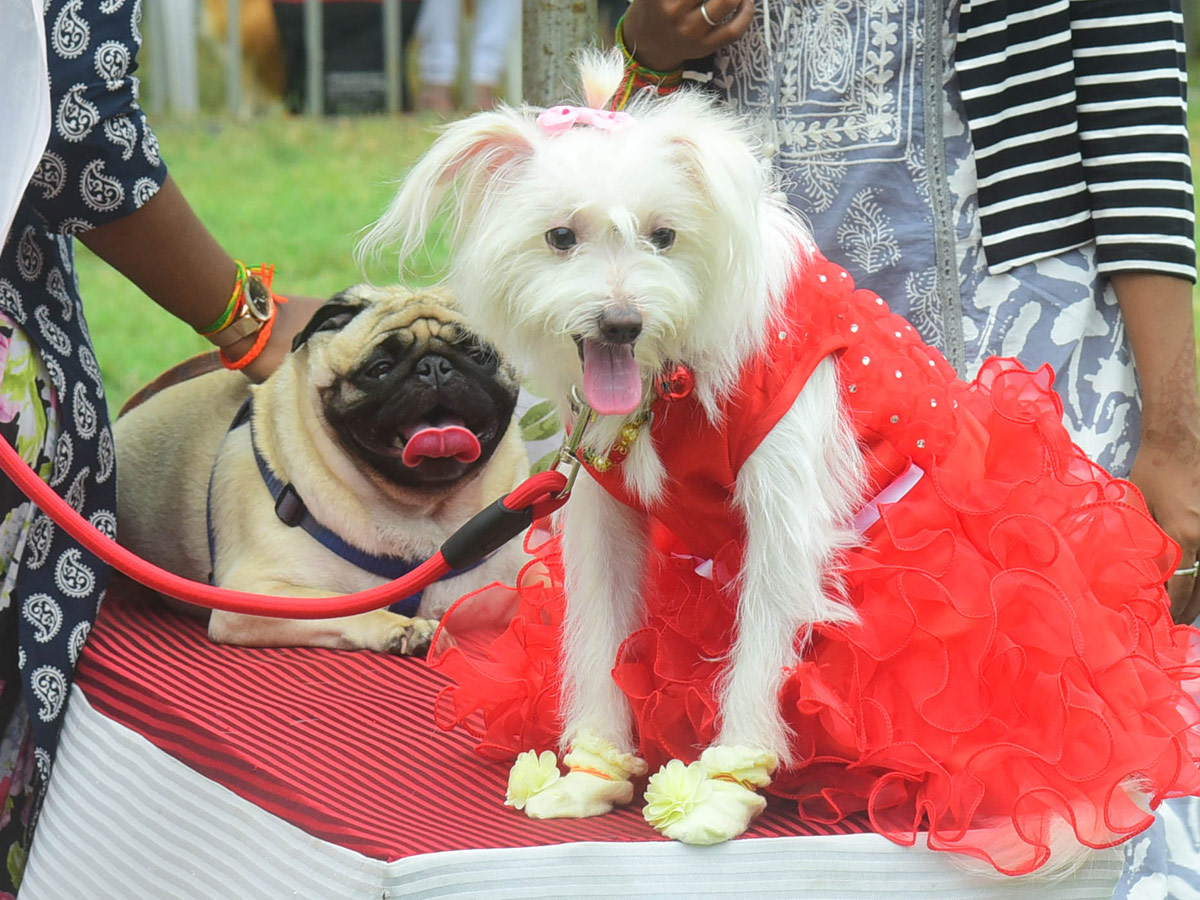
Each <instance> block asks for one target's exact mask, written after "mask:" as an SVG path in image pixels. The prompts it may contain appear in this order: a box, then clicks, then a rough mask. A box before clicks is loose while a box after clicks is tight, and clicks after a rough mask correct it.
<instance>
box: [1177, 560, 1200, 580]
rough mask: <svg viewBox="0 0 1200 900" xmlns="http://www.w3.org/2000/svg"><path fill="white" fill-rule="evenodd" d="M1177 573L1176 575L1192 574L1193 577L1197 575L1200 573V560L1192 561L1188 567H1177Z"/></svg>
mask: <svg viewBox="0 0 1200 900" xmlns="http://www.w3.org/2000/svg"><path fill="white" fill-rule="evenodd" d="M1175 574H1176V575H1191V576H1193V577H1195V576H1196V575H1200V562H1194V563H1192V565H1191V567H1190V568H1187V569H1176V570H1175Z"/></svg>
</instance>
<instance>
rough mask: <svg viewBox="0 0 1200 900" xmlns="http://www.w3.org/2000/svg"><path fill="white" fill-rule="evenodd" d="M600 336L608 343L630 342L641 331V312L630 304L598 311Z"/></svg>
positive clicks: (636, 337) (635, 338)
mask: <svg viewBox="0 0 1200 900" xmlns="http://www.w3.org/2000/svg"><path fill="white" fill-rule="evenodd" d="M599 326H600V337H601V338H602V339H603V340H604V341H605V343H608V344H632V343H633V342H634V341H636V340H637V339H638V335H640V334H641V333H642V314H641V313H640V312H638V311H637V310H636V309H634V308H633V307H632V306H628V305H625V304H622V305H620V306H610V307H608V308H607V309H605V310H604V311H603V312H602V313H600V321H599Z"/></svg>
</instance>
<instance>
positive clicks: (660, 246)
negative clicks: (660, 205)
mask: <svg viewBox="0 0 1200 900" xmlns="http://www.w3.org/2000/svg"><path fill="white" fill-rule="evenodd" d="M674 243H675V229H674V228H655V229H654V230H653V231H652V232H650V245H651V246H652V247H654V249H655V250H666V249H667V248H669V247H670V246H671V245H672V244H674Z"/></svg>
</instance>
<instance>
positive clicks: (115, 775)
mask: <svg viewBox="0 0 1200 900" xmlns="http://www.w3.org/2000/svg"><path fill="white" fill-rule="evenodd" d="M444 683H445V681H444V679H443V678H442V677H441V676H440V675H438V674H437V673H435V672H432V671H430V670H429V669H427V668H426V667H425V665H424V664H423V663H422V662H420V661H417V660H411V659H401V658H396V657H388V656H383V655H379V654H374V653H365V652H364V653H336V652H330V651H326V650H316V649H246V648H238V647H224V646H218V645H215V644H212V643H211V642H209V640H208V638H207V636H206V634H205V629H204V626H203V624H202V623H201V622H200V621H199V620H196V619H191V618H188V617H186V616H183V615H179V614H176V613H173V612H171V611H168V610H166V609H165V608H163V607H162V606H161V605H160V604H157V603H154V602H147V599H146V598H145V596H144V594H142V593H140V591H139V589H137V588H134V587H133V586H131V585H130V584H129V583H127V582H125V581H124V580H120V581H119V582H118V583H117V584H116V585H114V587H113V588H112V589H110V591H109V594H108V597H107V599H106V601H105V604H104V607H103V609H102V610H101V614H100V616H99V618H98V620H97V622H96V626H95V628H94V630H93V632H92V635H91V637H90V638H89V640H88V644H87V647H86V649H85V651H84V654H83V656H82V658H81V660H80V665H79V672H78V678H77V680H76V688H75V693H74V695H73V699H72V703H71V706H70V708H69V710H68V714H67V720H66V725H65V728H64V734H63V739H62V748H61V750H60V753H59V756H58V760H57V762H56V767H55V772H54V775H53V777H52V779H51V787H50V795H49V797H48V799H47V803H46V807H45V811H44V813H43V816H42V820H41V824H40V825H39V828H38V832H37V837H36V839H35V841H34V847H33V851H32V854H31V856H30V860H29V865H28V869H27V871H26V878H25V883H24V885H23V887H22V892H21V897H22V900H41V898H61V897H65V896H88V897H93V898H96V897H125V898H127V897H155V898H157V897H168V896H169V897H188V898H208V897H235V896H236V897H243V896H244V897H264V898H270V897H276V896H280V897H282V896H288V897H292V896H300V897H313V898H331V897H360V896H387V897H398V896H412V897H431V898H432V897H449V896H461V897H520V898H522V900H528V898H534V897H562V896H583V895H585V894H586V895H588V896H613V895H622V896H637V897H647V896H663V895H671V896H688V897H693V896H695V897H699V896H710V895H721V896H724V897H728V896H736V895H738V894H739V893H744V894H745V895H747V896H755V897H767V896H779V897H838V898H846V900H849V898H876V897H889V898H891V897H903V896H909V895H911V896H920V897H922V900H929V898H932V897H953V896H963V894H964V892H966V891H970V892H971V895H972V896H973V897H996V898H1010V897H1039V898H1052V897H1053V898H1075V900H1082V898H1091V897H1098V896H1102V895H1104V892H1105V891H1106V890H1107V891H1108V892H1109V893H1111V890H1112V885H1113V884H1114V883H1115V881H1116V878H1117V875H1118V874H1119V871H1120V861H1119V858H1114V857H1112V856H1111V855H1110V856H1107V857H1102V858H1098V859H1097V860H1096V861H1095V863H1093V864H1090V865H1089V867H1088V868H1086V869H1085V870H1084V871H1083V872H1081V873H1079V874H1078V875H1076V876H1075V877H1073V878H1072V879H1071V881H1070V882H1069V883H1061V884H1058V885H1053V886H1050V885H1046V884H1044V883H1041V884H1039V883H1037V882H1033V883H1030V882H1028V881H1025V880H1021V879H1007V880H1004V879H996V878H994V877H993V878H989V879H979V878H977V877H975V876H971V875H968V874H967V873H965V872H963V871H962V870H961V869H959V868H956V867H955V866H954V865H953V863H952V861H949V860H947V859H946V857H947V856H949V854H944V853H934V852H932V851H928V850H925V849H923V848H919V847H918V848H903V847H898V846H896V845H894V844H891V843H890V842H888V841H886V840H885V839H884V838H882V837H880V836H878V835H874V834H869V833H865V829H864V833H856V834H848V833H847V832H849V831H851V830H853V828H854V826H853V825H851V826H850V827H847V826H845V825H843V826H841V828H840V829H830V830H828V831H825V832H822V831H820V830H819V829H814V828H813V827H812V826H809V825H805V824H803V823H801V822H799V821H797V819H796V818H795V817H794V816H793V815H791V814H790V806H789V805H788V804H786V803H778V804H773V805H772V806H770V807H768V809H767V811H766V812H765V813H764V814H763V815H762V816H761V817H759V819H758V820H757V821H756V822H755V823H754V826H753V827H752V828H751V830H750V832H748V834H747V835H746V836H745V837H743V838H741V839H739V840H737V841H733V842H731V843H730V844H727V845H724V846H722V847H716V848H695V847H685V846H683V845H680V844H677V843H674V842H671V841H664V840H662V839H660V838H659V837H658V835H657V834H656V833H655V832H654V831H653V830H652V829H651V828H650V827H649V826H648V825H647V824H646V823H645V821H644V820H643V819H642V815H641V811H640V803H635V804H634V805H633V806H632V807H630V808H628V809H623V810H619V811H616V812H614V813H612V814H609V815H606V816H601V817H598V818H593V819H582V820H565V819H564V820H551V821H535V820H531V819H528V818H526V817H525V816H524V815H523V814H522V813H520V812H517V811H515V810H513V809H510V808H508V807H506V806H504V803H503V801H504V793H505V785H506V782H507V766H505V765H501V764H498V763H494V762H489V761H487V760H484V759H482V758H480V757H478V756H476V755H475V754H474V753H473V752H472V749H471V748H472V744H471V740H470V738H469V737H468V736H466V735H464V734H463V733H462V732H460V731H459V732H450V733H448V732H444V731H442V730H441V729H439V728H438V727H437V725H436V724H435V722H434V715H433V709H434V702H435V698H436V697H437V694H438V692H439V690H440V689H441V687H442V686H443V684H444ZM860 824H861V823H860Z"/></svg>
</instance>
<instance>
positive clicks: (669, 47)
mask: <svg viewBox="0 0 1200 900" xmlns="http://www.w3.org/2000/svg"><path fill="white" fill-rule="evenodd" d="M704 8H705V11H706V12H707V13H708V17H709V18H710V19H712V20H713V21H714V22H716V23H717V25H716V27H714V26H712V25H709V24H708V22H706V21H705V20H704V16H703V15H701V12H700V2H699V0H633V2H632V3H630V5H629V9H628V10H627V11H626V13H625V16H624V24H623V26H622V30H623V34H622V37H623V39H624V45H625V47H626V49H627V50H628V51H629V53H630V54H631V55H632V56H633V58H634V59H635V60H636V61H637V62H638V63H640V64H641V65H643V66H645V67H646V68H648V69H652V70H655V71H659V72H670V71H672V70H674V69H678V68H679V67H680V66H682V65H683V64H684V63H685V62H686V61H687V60H689V59H701V58H703V57H705V56H711V55H712V54H713V53H715V52H716V51H717V50H719V49H721V48H722V47H724V46H725V45H726V44H729V43H732V42H733V41H736V40H737V39H738V38H740V37H741V36H742V35H743V34H745V33H746V29H747V28H749V27H750V22H751V19H752V18H753V16H754V2H753V0H705V3H704ZM727 16H729V17H730V18H729V20H728V21H725V18H726V17H727Z"/></svg>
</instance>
